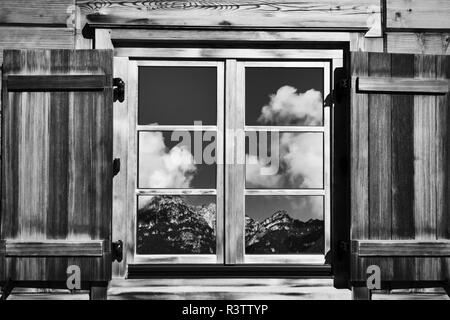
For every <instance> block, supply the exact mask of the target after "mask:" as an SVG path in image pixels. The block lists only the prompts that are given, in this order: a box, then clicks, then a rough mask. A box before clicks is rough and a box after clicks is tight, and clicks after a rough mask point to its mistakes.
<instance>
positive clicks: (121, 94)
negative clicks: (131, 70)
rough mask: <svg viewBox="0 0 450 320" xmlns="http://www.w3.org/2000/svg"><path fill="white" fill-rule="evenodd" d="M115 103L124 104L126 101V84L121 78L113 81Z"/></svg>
mask: <svg viewBox="0 0 450 320" xmlns="http://www.w3.org/2000/svg"><path fill="white" fill-rule="evenodd" d="M113 94H114V98H113V101H114V102H116V101H119V102H123V101H124V100H125V82H124V81H123V80H122V79H121V78H114V79H113Z"/></svg>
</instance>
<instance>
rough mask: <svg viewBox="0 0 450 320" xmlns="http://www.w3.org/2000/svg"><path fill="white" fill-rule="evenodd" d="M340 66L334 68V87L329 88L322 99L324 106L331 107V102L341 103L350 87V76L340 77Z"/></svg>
mask: <svg viewBox="0 0 450 320" xmlns="http://www.w3.org/2000/svg"><path fill="white" fill-rule="evenodd" d="M339 69H340V68H338V69H336V74H335V84H334V89H333V90H331V92H330V94H328V95H327V96H326V98H325V100H324V101H323V106H324V107H332V106H333V104H339V103H342V101H343V100H344V98H345V96H346V95H347V94H348V92H349V89H350V87H351V83H350V78H347V77H342V75H341V74H339V73H340V70H339Z"/></svg>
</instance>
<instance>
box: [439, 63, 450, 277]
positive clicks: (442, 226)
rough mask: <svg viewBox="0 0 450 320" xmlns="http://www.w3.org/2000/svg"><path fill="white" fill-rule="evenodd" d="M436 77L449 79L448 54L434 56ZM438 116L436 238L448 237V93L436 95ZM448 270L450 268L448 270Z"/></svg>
mask: <svg viewBox="0 0 450 320" xmlns="http://www.w3.org/2000/svg"><path fill="white" fill-rule="evenodd" d="M436 72H437V78H441V79H442V78H444V79H450V56H438V57H436ZM436 100H437V101H436V103H437V109H438V113H439V117H438V118H437V127H438V132H439V139H438V141H439V145H438V148H439V150H442V151H441V153H440V156H441V157H440V159H439V161H438V165H439V167H438V171H440V172H443V173H444V175H441V176H439V178H440V179H439V180H438V182H439V184H438V190H441V192H439V194H438V199H437V201H438V204H440V205H439V206H438V211H437V217H436V219H437V222H436V224H437V234H436V235H437V239H450V214H449V210H450V129H449V128H448V124H449V123H450V110H449V108H450V93H447V94H446V95H445V96H438V97H436ZM449 262H450V261H449ZM448 272H450V270H448Z"/></svg>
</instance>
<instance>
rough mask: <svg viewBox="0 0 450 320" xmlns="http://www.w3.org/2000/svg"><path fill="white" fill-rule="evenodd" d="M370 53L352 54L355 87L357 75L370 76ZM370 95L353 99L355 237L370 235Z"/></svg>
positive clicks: (352, 228) (360, 237) (352, 161)
mask: <svg viewBox="0 0 450 320" xmlns="http://www.w3.org/2000/svg"><path fill="white" fill-rule="evenodd" d="M368 66H369V56H368V53H365V52H353V53H352V88H355V85H354V84H355V83H354V82H355V76H362V75H368V70H369V67H368ZM368 107H369V104H368V95H366V94H355V92H354V91H353V93H352V98H351V144H352V148H351V167H352V170H351V198H352V199H351V212H352V219H351V237H352V239H368V237H369V207H368V203H369V186H368V183H369V146H368V137H369V117H368V115H369V111H368Z"/></svg>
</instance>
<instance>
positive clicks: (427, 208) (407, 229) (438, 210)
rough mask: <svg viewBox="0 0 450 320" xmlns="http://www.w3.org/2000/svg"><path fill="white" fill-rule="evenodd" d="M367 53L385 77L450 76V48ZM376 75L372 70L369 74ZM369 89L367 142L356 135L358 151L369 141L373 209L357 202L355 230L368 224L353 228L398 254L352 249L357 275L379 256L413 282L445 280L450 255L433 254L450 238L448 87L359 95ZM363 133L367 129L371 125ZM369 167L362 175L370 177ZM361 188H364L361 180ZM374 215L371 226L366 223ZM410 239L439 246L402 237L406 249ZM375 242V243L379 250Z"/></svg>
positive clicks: (391, 277)
mask: <svg viewBox="0 0 450 320" xmlns="http://www.w3.org/2000/svg"><path fill="white" fill-rule="evenodd" d="M353 55H364V54H363V53H353ZM377 55H378V57H377ZM368 57H369V64H368V65H369V66H368V70H369V71H371V70H374V69H375V71H376V72H377V74H380V73H381V71H383V72H384V75H383V77H384V78H386V81H393V80H392V78H398V77H401V78H410V79H413V78H416V79H418V81H419V79H420V81H423V79H435V80H436V79H439V80H445V81H448V79H449V76H448V72H449V71H448V68H449V66H448V57H447V56H423V55H404V54H370V53H369V54H368ZM389 60H390V61H389ZM388 65H390V67H389V68H387V66H388ZM354 68H355V67H354ZM383 69H384V70H383ZM360 75H361V76H363V77H367V72H365V71H364V70H363V71H362V72H360ZM372 75H373V73H372V72H369V76H372ZM356 76H358V74H353V77H354V80H355V77H356ZM447 90H448V89H447ZM439 91H443V89H442V90H439ZM353 92H354V91H353ZM441 93H442V92H441ZM367 95H368V96H369V99H368V102H367V109H366V112H367V114H368V118H369V123H370V127H369V133H370V134H369V136H368V137H367V138H365V140H364V141H365V142H360V141H358V140H356V139H354V140H352V154H353V155H355V154H356V155H358V156H359V157H360V158H362V157H363V155H365V154H366V152H367V145H369V159H368V160H367V163H368V164H369V167H370V175H369V178H368V184H369V188H368V191H367V192H368V194H369V196H368V199H367V201H368V203H369V213H367V212H366V211H359V212H358V211H355V210H352V224H354V225H352V231H353V230H363V231H364V232H363V233H353V232H352V239H353V240H361V241H365V240H368V239H371V240H380V241H383V245H386V248H383V249H382V248H380V250H386V251H385V253H386V252H387V251H389V250H391V253H392V252H396V256H395V257H388V256H387V255H388V254H386V255H385V256H383V257H379V256H376V255H375V254H374V255H366V256H361V257H360V256H358V255H355V254H353V255H352V274H351V278H352V281H365V279H366V278H367V275H366V268H367V267H368V266H369V265H373V264H375V265H379V266H380V267H381V270H382V280H383V281H388V282H392V281H396V282H398V281H401V282H403V283H405V284H406V283H409V284H411V283H410V282H411V281H442V280H445V279H446V278H448V275H449V262H450V259H449V258H448V257H446V256H442V255H441V256H440V257H438V256H433V255H434V254H435V253H436V252H438V253H439V252H441V254H442V252H443V251H439V250H440V248H439V245H440V242H439V241H444V240H445V241H448V240H449V239H450V237H449V236H448V234H449V233H448V217H449V213H448V192H449V191H448V190H449V187H448V179H449V173H448V172H449V164H448V162H449V161H448V154H449V152H448V150H449V136H448V129H447V126H448V125H447V123H448V119H449V118H448V117H449V114H448V92H447V94H430V93H428V94H426V95H423V94H422V95H421V94H420V93H414V92H409V93H408V92H402V91H398V92H393V93H392V94H389V95H388V94H386V93H385V94H382V92H376V91H373V92H371V93H369V94H368V93H367V92H365V93H355V92H354V93H353V97H352V101H355V100H358V99H364V98H365V97H366V96H367ZM383 96H384V97H385V98H383ZM388 97H389V98H388ZM383 99H384V100H383ZM374 106H375V110H373V109H374ZM386 106H390V107H388V109H389V112H383V111H386V110H384V109H383V108H384V107H386ZM366 116H367V115H366ZM364 119H365V117H364ZM389 123H390V124H389ZM356 126H357V123H352V130H355V128H356ZM372 130H373V131H372ZM362 137H366V130H365V129H364V130H362ZM358 138H360V137H358ZM356 141H357V142H358V143H357V144H356V143H355V142H356ZM355 165H356V163H353V162H352V170H351V171H352V174H354V175H355V176H359V175H358V174H356V173H355V172H356V166H355ZM363 172H364V175H363V176H362V177H366V173H365V171H363ZM362 177H360V178H361V179H362ZM352 186H353V185H352ZM353 190H354V189H353ZM356 190H357V191H356V192H357V193H360V192H361V189H360V188H359V189H356ZM353 192H354V191H353ZM353 192H352V193H353ZM355 200H356V197H355V196H354V195H352V208H356V207H358V206H360V204H358V203H355V202H353V201H355ZM353 215H356V216H353ZM367 219H369V223H368V226H367V227H366V228H362V227H361V225H362V224H363V223H364V221H367ZM357 237H358V238H357ZM410 240H415V241H425V242H426V243H427V246H431V245H432V244H436V246H435V248H434V249H433V248H427V247H425V246H422V245H421V246H418V247H416V248H410V247H408V246H405V245H404V244H402V246H401V247H400V249H398V248H397V249H398V250H397V249H395V248H396V247H395V246H397V245H398V241H410ZM376 250H377V248H374V249H373V252H376ZM408 250H410V251H408ZM445 250H446V249H445ZM380 252H381V251H380ZM445 252H446V251H445ZM445 255H446V253H445ZM413 285H416V284H413Z"/></svg>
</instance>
